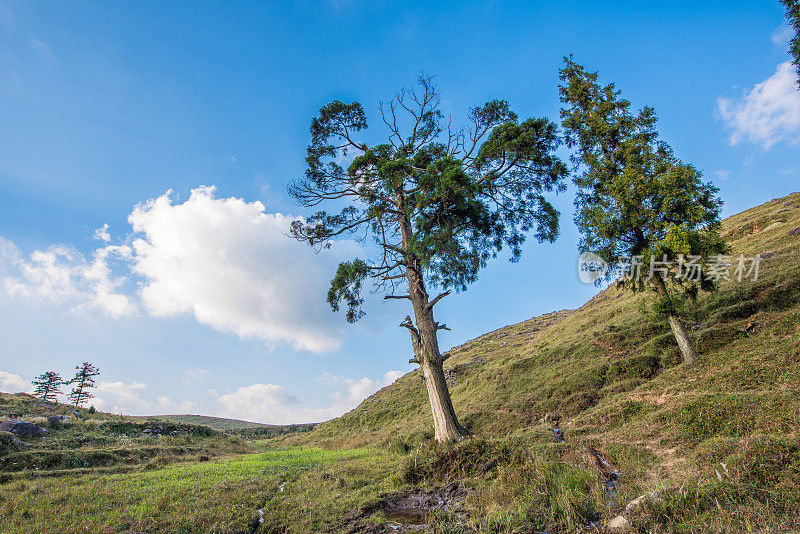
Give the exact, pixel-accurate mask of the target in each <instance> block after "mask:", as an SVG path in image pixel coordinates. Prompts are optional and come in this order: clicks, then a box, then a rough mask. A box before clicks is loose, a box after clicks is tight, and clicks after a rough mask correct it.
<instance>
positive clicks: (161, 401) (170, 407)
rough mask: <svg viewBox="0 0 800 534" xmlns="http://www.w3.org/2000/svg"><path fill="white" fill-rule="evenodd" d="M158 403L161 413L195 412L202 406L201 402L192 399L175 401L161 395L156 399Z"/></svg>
mask: <svg viewBox="0 0 800 534" xmlns="http://www.w3.org/2000/svg"><path fill="white" fill-rule="evenodd" d="M156 405H157V406H158V410H159V412H160V413H159V415H168V414H170V413H173V414H187V413H190V412H193V411H195V410H196V409H197V408H198V407H199V406H200V403H199V402H194V401H190V400H180V401H173V400H172V399H170V398H169V397H168V396H166V395H161V396H160V397H158V399H157V400H156Z"/></svg>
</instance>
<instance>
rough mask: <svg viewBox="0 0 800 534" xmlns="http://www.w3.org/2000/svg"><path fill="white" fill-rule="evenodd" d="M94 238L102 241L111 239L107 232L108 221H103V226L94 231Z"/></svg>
mask: <svg viewBox="0 0 800 534" xmlns="http://www.w3.org/2000/svg"><path fill="white" fill-rule="evenodd" d="M94 238H95V239H99V240H100V241H102V242H104V243H108V242H109V241H111V234H110V233H108V223H103V226H101V227H100V228H98V229H96V230H95V231H94Z"/></svg>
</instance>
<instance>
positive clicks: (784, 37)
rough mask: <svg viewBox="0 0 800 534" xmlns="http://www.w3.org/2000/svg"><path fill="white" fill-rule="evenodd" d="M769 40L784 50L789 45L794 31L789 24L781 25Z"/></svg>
mask: <svg viewBox="0 0 800 534" xmlns="http://www.w3.org/2000/svg"><path fill="white" fill-rule="evenodd" d="M769 38H770V40H771V41H772V44H774V45H775V46H779V47H781V48H783V47H785V46H786V45H787V44H788V43H789V39H791V38H792V29H791V28H790V27H789V25H788V24H781V25H780V26H778V27H777V28H775V29H774V30H773V31H772V33H771V34H770V36H769Z"/></svg>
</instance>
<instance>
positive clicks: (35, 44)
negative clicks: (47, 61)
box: [28, 37, 53, 58]
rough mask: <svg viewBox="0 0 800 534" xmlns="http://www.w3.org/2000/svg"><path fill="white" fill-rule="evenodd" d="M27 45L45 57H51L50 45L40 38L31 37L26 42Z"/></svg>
mask: <svg viewBox="0 0 800 534" xmlns="http://www.w3.org/2000/svg"><path fill="white" fill-rule="evenodd" d="M28 46H30V47H31V48H32V49H33V50H36V51H37V52H38V53H39V54H41V55H42V56H44V57H46V58H51V57H53V49H52V48H51V47H50V45H49V44H47V43H45V42H44V41H42V40H39V39H36V38H35V37H32V38H31V40H30V41H29V42H28Z"/></svg>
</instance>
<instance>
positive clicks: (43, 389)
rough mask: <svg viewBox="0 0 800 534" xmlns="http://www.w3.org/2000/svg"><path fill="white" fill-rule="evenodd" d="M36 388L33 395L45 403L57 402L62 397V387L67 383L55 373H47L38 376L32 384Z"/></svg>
mask: <svg viewBox="0 0 800 534" xmlns="http://www.w3.org/2000/svg"><path fill="white" fill-rule="evenodd" d="M31 383H32V384H33V386H34V388H33V394H34V396H36V397H39V398H40V399H42V400H43V401H47V402H55V400H56V397H57V396H58V395H61V393H62V392H61V386H62V385H63V384H65V382H64V381H63V380H62V379H61V375H59V374H58V373H56V372H55V371H47V372H45V373H42V374H40V375H39V376H37V377H36V378H35V379H34V380H33V381H32V382H31Z"/></svg>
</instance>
